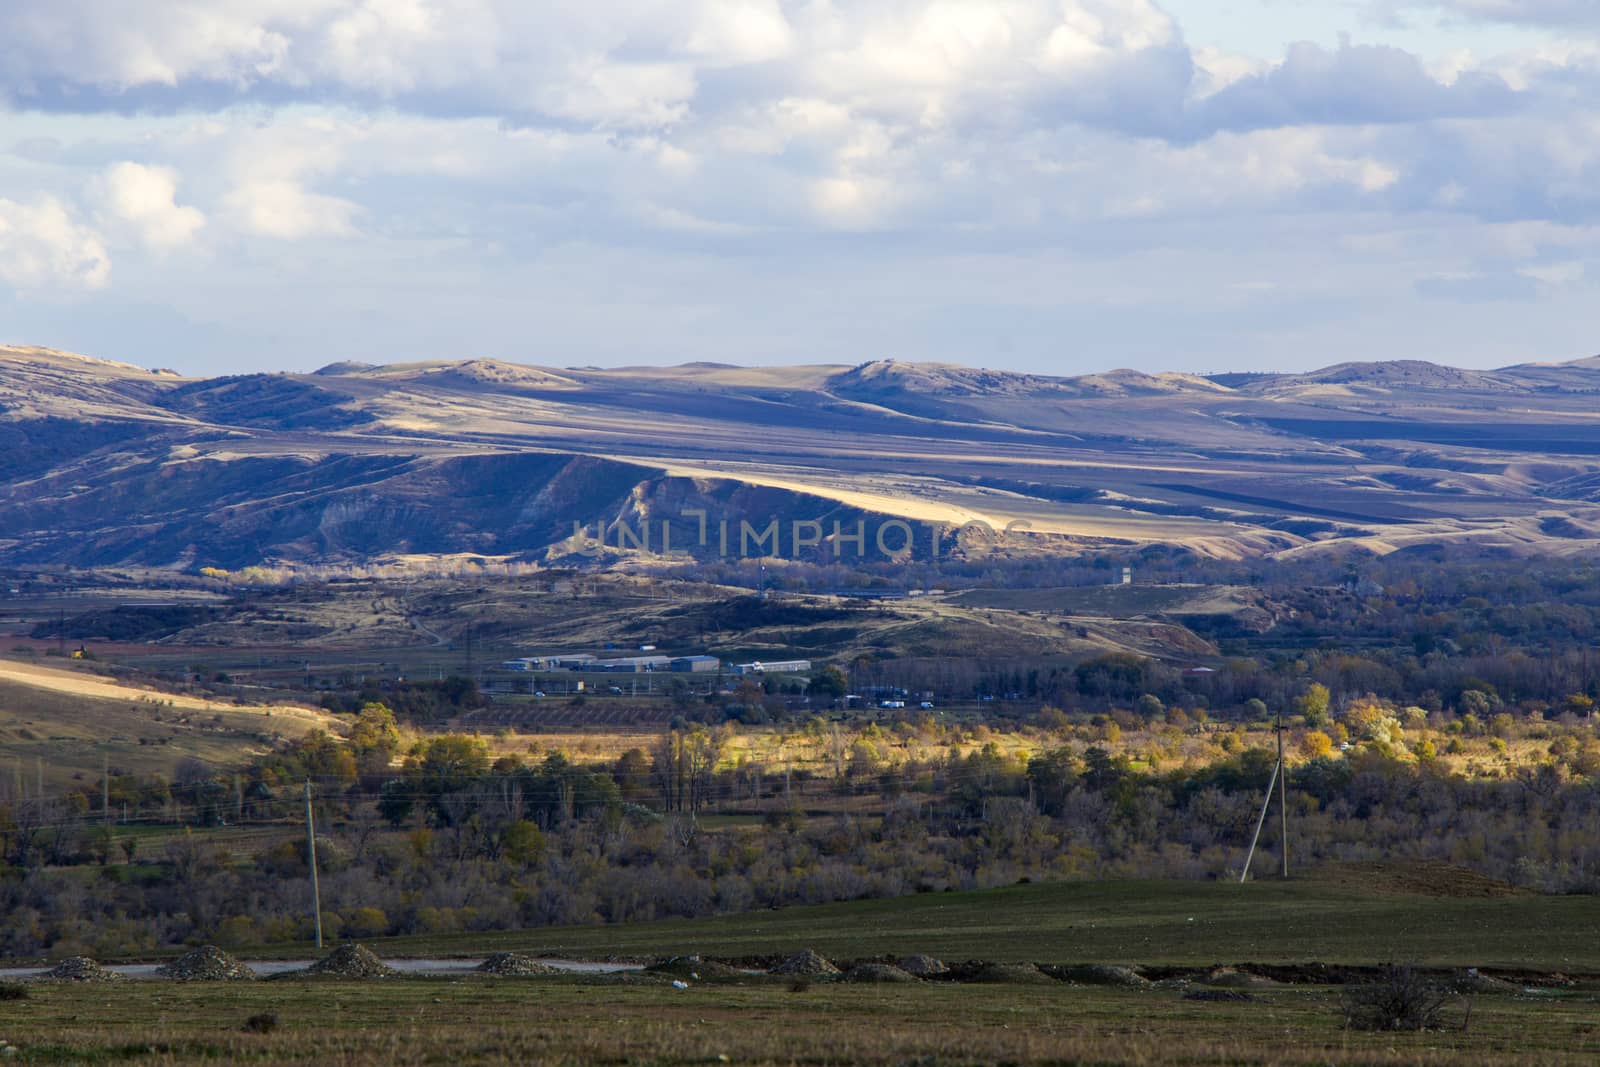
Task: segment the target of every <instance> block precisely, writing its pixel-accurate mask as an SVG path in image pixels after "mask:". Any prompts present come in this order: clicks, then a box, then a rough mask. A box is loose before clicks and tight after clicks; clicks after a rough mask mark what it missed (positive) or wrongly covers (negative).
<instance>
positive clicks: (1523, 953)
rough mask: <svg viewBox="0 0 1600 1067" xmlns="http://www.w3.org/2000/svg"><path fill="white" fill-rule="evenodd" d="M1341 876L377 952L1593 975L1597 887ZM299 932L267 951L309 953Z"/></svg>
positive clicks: (1120, 885)
mask: <svg viewBox="0 0 1600 1067" xmlns="http://www.w3.org/2000/svg"><path fill="white" fill-rule="evenodd" d="M1351 882H1352V880H1350V879H1340V880H1338V881H1337V882H1334V883H1332V884H1330V883H1329V882H1326V881H1303V882H1294V881H1291V882H1288V883H1281V882H1273V881H1262V882H1254V883H1251V884H1248V885H1244V886H1240V885H1236V884H1233V883H1228V882H1068V883H1057V884H1048V885H1045V884H1040V885H1020V886H1012V887H1009V888H1005V889H996V890H985V891H979V892H969V893H938V894H926V895H921V896H912V897H901V898H897V899H890V900H868V901H854V902H849V903H843V904H827V905H820V906H816V907H796V908H784V909H782V910H777V911H757V912H749V913H745V914H740V915H726V916H718V917H715V918H710V919H699V920H669V921H663V922H655V923H639V924H631V925H627V926H585V927H561V928H551V929H538V930H525V931H517V932H512V933H486V934H449V935H441V936H415V937H396V938H386V939H380V940H374V941H371V942H369V944H370V945H371V947H372V948H373V949H374V950H375V951H377V952H378V953H379V954H380V955H390V956H397V957H399V956H430V955H446V956H448V955H460V956H467V955H482V954H486V953H488V952H491V951H497V950H501V949H511V950H516V951H520V952H527V953H532V954H542V955H549V956H570V957H575V958H583V959H603V958H608V957H614V958H619V959H646V958H654V957H661V956H670V955H679V954H691V953H698V954H701V955H707V956H717V957H726V958H731V959H750V958H758V957H770V956H774V955H781V954H788V953H791V952H794V951H797V950H798V949H801V948H806V947H810V948H814V949H816V950H817V951H819V952H821V953H823V954H824V955H828V956H832V957H839V958H845V959H853V958H866V957H875V956H884V955H902V954H908V953H914V952H925V953H930V954H932V955H935V956H940V957H943V958H946V959H952V960H970V959H982V960H999V961H1030V962H1034V963H1091V962H1094V963H1123V964H1131V965H1157V966H1158V965H1173V966H1195V967H1204V966H1209V965H1213V964H1224V963H1244V962H1259V963H1304V962H1310V961H1321V962H1325V963H1346V964H1367V965H1371V964H1376V963H1382V962H1386V961H1395V962H1408V963H1417V964H1424V965H1428V966H1440V967H1445V966H1450V967H1482V968H1499V969H1506V970H1534V971H1559V972H1565V973H1569V974H1596V975H1600V898H1597V897H1589V896H1534V895H1515V896H1502V897H1485V898H1477V897H1440V896H1428V895H1421V894H1415V893H1402V892H1394V891H1392V890H1391V889H1390V888H1388V887H1377V888H1375V889H1374V890H1372V891H1366V890H1363V889H1361V888H1360V887H1359V884H1351ZM307 952H308V950H307V948H306V947H305V946H303V945H302V946H274V947H273V948H272V949H271V950H268V951H266V952H265V953H264V954H267V955H275V956H279V957H290V956H295V955H305V954H307Z"/></svg>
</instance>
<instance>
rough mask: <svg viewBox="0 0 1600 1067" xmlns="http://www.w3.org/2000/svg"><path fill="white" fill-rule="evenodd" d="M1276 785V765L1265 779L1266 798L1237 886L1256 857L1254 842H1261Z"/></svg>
mask: <svg viewBox="0 0 1600 1067" xmlns="http://www.w3.org/2000/svg"><path fill="white" fill-rule="evenodd" d="M1277 784H1278V765H1277V764H1273V765H1272V777H1271V778H1269V779H1267V796H1266V799H1265V800H1263V801H1262V802H1261V817H1260V818H1259V819H1257V820H1256V832H1255V833H1254V834H1252V835H1251V837H1250V851H1249V852H1246V853H1245V856H1244V870H1242V871H1240V872H1239V884H1240V885H1243V884H1244V880H1245V879H1246V878H1248V877H1250V861H1251V860H1253V859H1255V856H1256V842H1257V841H1260V840H1261V827H1262V826H1264V825H1266V821H1267V809H1268V808H1269V807H1271V806H1272V787H1273V786H1275V785H1277Z"/></svg>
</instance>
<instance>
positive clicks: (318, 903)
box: [306, 778, 322, 950]
mask: <svg viewBox="0 0 1600 1067" xmlns="http://www.w3.org/2000/svg"><path fill="white" fill-rule="evenodd" d="M306 861H307V863H308V864H309V865H310V867H311V916H312V918H313V920H314V921H315V924H316V930H317V948H318V950H320V949H321V948H322V891H321V889H319V888H318V886H317V824H316V819H315V817H314V816H313V815H312V814H311V779H309V778H307V779H306Z"/></svg>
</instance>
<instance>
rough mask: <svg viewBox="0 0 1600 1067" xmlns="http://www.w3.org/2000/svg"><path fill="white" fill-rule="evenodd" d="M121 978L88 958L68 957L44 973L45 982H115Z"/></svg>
mask: <svg viewBox="0 0 1600 1067" xmlns="http://www.w3.org/2000/svg"><path fill="white" fill-rule="evenodd" d="M121 977H122V976H121V975H120V974H117V973H116V972H114V971H108V970H106V969H105V968H104V967H102V966H100V965H99V964H98V963H96V962H95V961H94V960H91V959H90V958H89V957H88V956H69V957H67V958H66V959H64V960H62V961H61V962H60V963H58V964H56V965H55V966H54V967H52V968H50V969H49V970H48V971H46V972H45V973H44V980H45V981H47V982H115V981H117V980H118V979H120V978H121Z"/></svg>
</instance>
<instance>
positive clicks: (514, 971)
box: [478, 952, 561, 978]
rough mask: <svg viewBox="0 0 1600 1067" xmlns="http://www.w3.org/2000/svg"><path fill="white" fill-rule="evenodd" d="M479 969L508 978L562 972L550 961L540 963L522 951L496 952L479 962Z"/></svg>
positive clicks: (485, 972)
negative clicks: (551, 964)
mask: <svg viewBox="0 0 1600 1067" xmlns="http://www.w3.org/2000/svg"><path fill="white" fill-rule="evenodd" d="M478 970H480V971H482V972H483V973H484V974H498V975H503V976H505V977H507V978H526V977H527V976H529V975H534V974H560V973H561V971H560V969H559V968H557V967H552V966H550V965H549V964H548V963H540V962H539V961H538V960H536V959H534V958H533V957H532V956H524V955H522V954H521V953H520V952H496V953H495V954H494V955H493V956H490V957H489V958H488V959H486V960H484V961H483V962H482V963H480V964H478Z"/></svg>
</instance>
